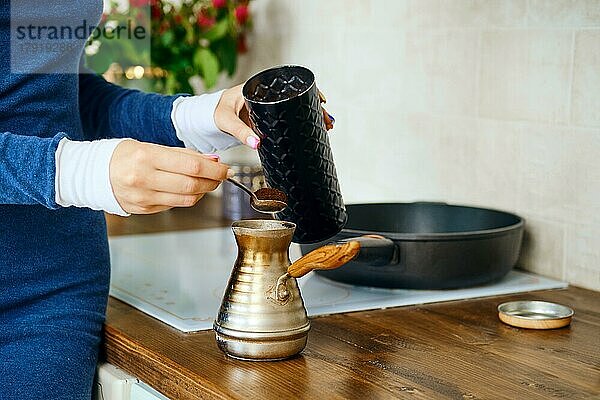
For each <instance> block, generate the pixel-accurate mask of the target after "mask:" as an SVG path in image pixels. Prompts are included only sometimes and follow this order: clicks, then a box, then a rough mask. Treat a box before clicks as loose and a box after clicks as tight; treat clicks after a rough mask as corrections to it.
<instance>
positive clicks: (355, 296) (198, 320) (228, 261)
mask: <svg viewBox="0 0 600 400" xmlns="http://www.w3.org/2000/svg"><path fill="white" fill-rule="evenodd" d="M109 243H110V251H111V261H112V278H111V288H110V294H111V295H112V296H114V297H116V298H118V299H119V300H122V301H124V302H126V303H128V304H130V305H131V306H133V307H135V308H138V309H140V310H141V311H144V312H146V313H148V314H149V315H151V316H153V317H154V318H157V319H159V320H161V321H163V322H165V323H167V324H169V325H171V326H173V327H175V328H177V329H179V330H181V331H184V332H193V331H200V330H206V329H211V328H212V323H213V320H214V318H215V316H216V314H217V312H218V309H219V306H220V304H221V298H222V294H223V291H224V290H225V286H226V285H227V280H228V279H229V274H230V272H231V269H232V267H233V263H234V261H235V257H236V255H237V247H236V245H235V240H234V238H233V233H232V232H231V229H229V228H217V229H203V230H195V231H184V232H167V233H153V234H143V235H130V236H121V237H113V238H110V240H109ZM299 255H300V252H299V249H298V247H297V246H295V245H292V248H291V250H290V258H292V260H295V259H296V258H298V257H299ZM298 282H299V285H300V288H301V291H302V297H303V298H304V302H305V305H306V308H307V310H308V314H309V316H316V315H324V314H335V313H343V312H352V311H361V310H370V309H379V308H388V307H397V306H405V305H412V304H424V303H434V302H440V301H448V300H457V299H470V298H475V297H485V296H494V295H500V294H509V293H518V292H527V291H532V290H542V289H557V288H564V287H566V286H567V284H566V283H565V282H561V281H557V280H553V279H549V278H545V277H542V276H538V275H534V274H529V273H525V272H521V271H511V272H510V273H509V274H508V275H507V276H506V277H505V278H504V279H503V280H502V281H500V282H496V283H494V284H492V285H486V286H479V287H474V288H469V289H455V290H405V289H378V288H367V287H359V286H351V285H345V284H341V283H336V282H333V281H331V280H328V279H326V278H323V277H320V276H319V275H316V274H313V273H311V274H308V275H307V276H305V277H304V278H301V279H299V281H298Z"/></svg>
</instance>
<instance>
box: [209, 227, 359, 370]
mask: <svg viewBox="0 0 600 400" xmlns="http://www.w3.org/2000/svg"><path fill="white" fill-rule="evenodd" d="M232 229H233V232H234V235H235V239H236V242H237V245H238V256H237V260H236V262H235V265H234V268H233V271H232V273H231V277H230V278H229V283H228V284H227V288H226V290H225V293H224V296H223V301H222V303H221V308H220V310H219V314H218V316H217V319H216V320H215V322H214V330H215V334H216V338H217V343H218V345H219V348H220V349H221V350H222V351H223V352H225V353H226V354H227V355H229V356H231V357H234V358H239V359H244V360H257V361H259V360H264V361H266V360H280V359H285V358H289V357H291V356H293V355H295V354H298V353H299V352H301V351H302V349H304V347H305V346H306V340H307V336H308V331H309V330H310V322H309V320H308V318H307V315H306V309H305V308H304V302H303V300H302V297H301V295H300V290H299V288H298V284H297V283H296V278H299V277H301V276H303V275H305V274H307V273H308V272H310V271H311V270H313V269H333V268H337V267H339V266H341V265H343V264H345V263H347V262H348V261H350V260H351V259H353V258H354V257H355V256H356V255H357V254H358V252H359V250H360V242H359V241H348V242H346V243H340V244H332V245H327V246H323V247H321V248H319V249H317V250H314V251H313V252H311V253H309V254H307V255H305V256H304V257H302V258H301V259H299V260H298V261H296V262H295V263H293V264H291V263H290V259H289V254H288V249H289V246H290V243H291V241H292V236H293V234H294V229H295V225H294V224H293V223H290V222H283V221H274V220H244V221H237V222H235V223H234V224H233V228H232Z"/></svg>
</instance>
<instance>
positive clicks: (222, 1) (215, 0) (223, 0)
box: [212, 0, 227, 8]
mask: <svg viewBox="0 0 600 400" xmlns="http://www.w3.org/2000/svg"><path fill="white" fill-rule="evenodd" d="M212 4H213V7H214V8H223V7H225V6H226V5H227V0H212Z"/></svg>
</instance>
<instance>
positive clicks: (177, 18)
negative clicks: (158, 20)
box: [175, 14, 183, 24]
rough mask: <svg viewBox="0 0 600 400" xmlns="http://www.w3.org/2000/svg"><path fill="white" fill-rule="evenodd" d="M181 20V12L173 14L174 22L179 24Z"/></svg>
mask: <svg viewBox="0 0 600 400" xmlns="http://www.w3.org/2000/svg"><path fill="white" fill-rule="evenodd" d="M181 21H183V17H182V16H181V14H177V15H176V16H175V23H176V24H180V23H181Z"/></svg>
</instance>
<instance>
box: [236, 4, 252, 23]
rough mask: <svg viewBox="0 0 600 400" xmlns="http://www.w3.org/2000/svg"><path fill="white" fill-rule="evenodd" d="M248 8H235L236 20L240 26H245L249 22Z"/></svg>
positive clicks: (242, 6)
mask: <svg viewBox="0 0 600 400" xmlns="http://www.w3.org/2000/svg"><path fill="white" fill-rule="evenodd" d="M248 16H249V13H248V6H247V5H245V4H242V5H239V6H237V7H236V8H235V19H237V21H238V22H239V24H240V25H243V24H245V23H246V21H247V20H248Z"/></svg>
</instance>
